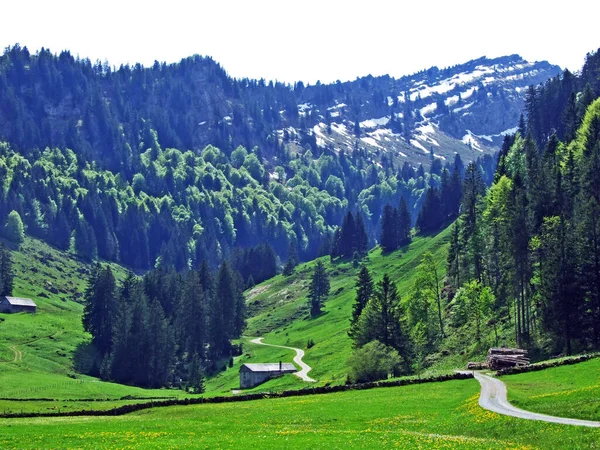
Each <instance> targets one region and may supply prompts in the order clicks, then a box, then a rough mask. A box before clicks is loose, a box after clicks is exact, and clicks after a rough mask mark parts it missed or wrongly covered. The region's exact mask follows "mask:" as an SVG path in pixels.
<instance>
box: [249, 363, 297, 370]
mask: <svg viewBox="0 0 600 450" xmlns="http://www.w3.org/2000/svg"><path fill="white" fill-rule="evenodd" d="M243 368H246V369H247V370H249V371H250V372H279V363H263V364H242V367H241V368H240V370H242V369H243ZM281 371H282V372H296V367H295V366H294V365H293V364H292V363H281Z"/></svg>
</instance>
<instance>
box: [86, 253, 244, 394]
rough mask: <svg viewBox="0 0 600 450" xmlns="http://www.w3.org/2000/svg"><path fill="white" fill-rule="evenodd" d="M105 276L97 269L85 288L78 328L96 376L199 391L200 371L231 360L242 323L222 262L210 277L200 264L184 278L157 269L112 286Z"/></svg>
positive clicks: (231, 277) (230, 274)
mask: <svg viewBox="0 0 600 450" xmlns="http://www.w3.org/2000/svg"><path fill="white" fill-rule="evenodd" d="M111 276H112V274H111V273H110V269H108V268H102V267H100V266H97V267H96V268H95V270H94V271H93V273H92V276H91V278H90V285H89V287H88V290H87V291H86V299H87V300H88V302H87V303H86V308H85V311H84V326H85V327H86V329H87V330H89V331H90V333H91V334H92V338H93V342H94V344H95V345H96V347H97V348H98V349H99V350H100V352H101V354H102V363H101V369H100V371H101V376H102V377H103V378H104V379H108V380H114V381H118V382H120V383H127V384H134V385H139V386H145V387H161V386H169V385H176V386H180V387H186V388H188V389H192V390H194V392H197V393H198V392H202V391H203V389H204V387H203V386H204V373H206V372H211V371H214V370H215V368H216V363H217V362H219V361H222V360H223V358H231V356H232V352H233V351H234V350H233V347H232V345H231V339H234V338H237V337H239V336H240V335H241V332H242V329H243V327H244V326H245V306H244V304H245V302H244V298H243V294H242V292H243V289H244V286H243V282H242V279H241V277H240V275H239V274H238V273H237V272H235V271H233V270H232V269H231V268H230V267H229V265H228V264H226V263H224V264H222V265H221V267H220V268H219V272H218V274H217V277H216V279H214V278H213V275H212V273H211V271H210V269H209V268H208V265H207V264H206V263H203V264H202V265H201V267H200V269H199V270H197V271H188V272H187V273H185V274H179V273H177V272H175V271H174V270H172V269H171V270H167V269H165V268H159V269H156V270H153V271H151V272H149V273H147V274H146V275H145V276H144V278H143V279H141V278H138V277H136V276H135V275H133V274H129V275H128V276H127V278H126V279H125V280H124V281H123V283H122V284H121V286H120V287H119V288H118V289H117V288H116V287H115V285H114V278H112V281H111ZM110 286H112V289H111V288H110ZM109 331H110V333H109ZM107 349H108V350H107Z"/></svg>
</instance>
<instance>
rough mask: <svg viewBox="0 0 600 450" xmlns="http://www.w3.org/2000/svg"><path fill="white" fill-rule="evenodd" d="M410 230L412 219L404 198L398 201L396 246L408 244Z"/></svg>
mask: <svg viewBox="0 0 600 450" xmlns="http://www.w3.org/2000/svg"><path fill="white" fill-rule="evenodd" d="M411 228H412V218H411V217H410V211H409V210H408V205H407V204H406V200H405V198H404V197H402V198H401V199H400V206H399V207H398V237H397V239H398V245H399V246H403V245H407V244H410V241H411V240H412V238H411Z"/></svg>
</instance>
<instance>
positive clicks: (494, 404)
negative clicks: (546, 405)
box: [469, 372, 600, 427]
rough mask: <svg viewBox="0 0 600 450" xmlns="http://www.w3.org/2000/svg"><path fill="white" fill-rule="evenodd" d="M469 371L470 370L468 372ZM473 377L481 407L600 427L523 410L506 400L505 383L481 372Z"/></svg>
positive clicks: (509, 414) (594, 424) (589, 421)
mask: <svg viewBox="0 0 600 450" xmlns="http://www.w3.org/2000/svg"><path fill="white" fill-rule="evenodd" d="M469 373H470V372H469ZM473 374H474V375H475V378H477V381H479V383H480V384H481V395H480V396H479V406H481V407H482V408H483V409H487V410H489V411H493V412H495V413H498V414H503V415H505V416H513V417H518V418H520V419H528V420H541V421H543V422H552V423H560V424H563V425H579V426H583V427H600V422H594V421H591V420H579V419H567V418H565V417H555V416H547V415H546V414H539V413H534V412H529V411H525V410H523V409H519V408H516V407H514V406H513V405H511V404H510V403H509V402H508V399H507V397H506V385H505V384H504V383H503V382H502V381H500V380H498V379H497V378H492V377H490V376H488V375H484V374H483V373H481V372H474V373H473Z"/></svg>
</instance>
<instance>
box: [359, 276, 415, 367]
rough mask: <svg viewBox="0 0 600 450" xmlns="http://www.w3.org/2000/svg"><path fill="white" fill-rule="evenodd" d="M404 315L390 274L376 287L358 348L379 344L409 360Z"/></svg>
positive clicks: (362, 323)
mask: <svg viewBox="0 0 600 450" xmlns="http://www.w3.org/2000/svg"><path fill="white" fill-rule="evenodd" d="M402 315H403V311H402V307H401V304H400V296H399V295H398V289H397V287H396V284H395V283H393V282H392V281H391V279H390V277H389V275H388V274H387V273H386V274H384V275H383V279H382V280H381V281H379V282H378V283H377V284H376V285H375V290H374V294H373V297H372V299H371V300H370V301H369V302H368V303H367V306H366V307H365V309H364V310H363V312H362V314H361V315H360V319H359V322H358V327H357V331H356V333H355V342H356V346H357V347H362V346H363V345H365V344H367V343H369V342H371V341H373V340H378V341H379V342H381V343H382V344H384V345H388V346H390V347H393V348H394V349H396V350H397V351H398V353H400V355H402V356H403V357H404V358H406V355H407V354H408V342H407V339H406V336H405V335H404V332H403V329H402V324H401V318H402Z"/></svg>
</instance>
